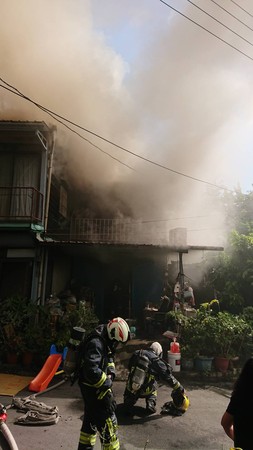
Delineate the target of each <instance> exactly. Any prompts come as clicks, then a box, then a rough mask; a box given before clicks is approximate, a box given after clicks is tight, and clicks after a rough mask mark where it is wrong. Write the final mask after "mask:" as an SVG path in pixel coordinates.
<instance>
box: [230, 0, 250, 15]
mask: <svg viewBox="0 0 253 450" xmlns="http://www.w3.org/2000/svg"><path fill="white" fill-rule="evenodd" d="M230 1H231V2H232V3H234V4H235V5H236V6H238V8H240V9H242V11H244V12H246V14H248V15H249V16H250V17H253V15H252V14H250V13H249V11H247V10H246V9H244V8H243V7H242V6H241V5H238V3H236V2H235V1H234V0H230Z"/></svg>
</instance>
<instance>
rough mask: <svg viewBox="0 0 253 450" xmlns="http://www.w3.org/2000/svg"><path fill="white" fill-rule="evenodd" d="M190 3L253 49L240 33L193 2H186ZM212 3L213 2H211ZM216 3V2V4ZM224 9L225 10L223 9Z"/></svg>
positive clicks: (189, 0)
mask: <svg viewBox="0 0 253 450" xmlns="http://www.w3.org/2000/svg"><path fill="white" fill-rule="evenodd" d="M186 1H187V2H188V3H190V4H191V5H193V6H195V8H197V9H199V10H200V11H202V12H203V13H204V14H206V15H207V16H208V17H211V19H213V20H215V21H216V22H217V23H219V24H220V25H222V26H223V27H225V28H227V30H229V31H231V32H232V33H234V34H235V35H236V36H238V37H239V38H240V39H242V40H243V41H245V42H247V44H250V45H252V47H253V43H252V42H250V41H248V39H245V38H244V37H242V36H241V35H240V34H239V33H236V31H234V30H232V28H230V27H228V26H227V25H225V24H224V23H223V22H221V21H220V20H218V19H216V18H215V17H214V16H212V14H209V13H208V12H207V11H205V10H204V9H202V8H200V6H198V5H196V4H195V3H193V1H192V0H186ZM211 1H212V0H211ZM214 3H216V2H214ZM223 9H224V8H223ZM252 31H253V30H252Z"/></svg>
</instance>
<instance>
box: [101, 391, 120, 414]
mask: <svg viewBox="0 0 253 450" xmlns="http://www.w3.org/2000/svg"><path fill="white" fill-rule="evenodd" d="M99 402H101V405H102V406H103V407H104V408H105V410H106V411H108V412H109V414H113V413H114V412H115V411H116V408H117V403H116V400H115V398H114V395H113V392H112V390H111V389H108V390H107V391H106V392H105V395H104V396H103V397H102V399H101V400H100V399H99Z"/></svg>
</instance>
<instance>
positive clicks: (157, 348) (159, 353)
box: [150, 342, 163, 358]
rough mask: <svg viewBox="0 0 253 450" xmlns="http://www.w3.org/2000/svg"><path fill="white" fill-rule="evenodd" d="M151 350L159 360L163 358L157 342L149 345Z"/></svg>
mask: <svg viewBox="0 0 253 450" xmlns="http://www.w3.org/2000/svg"><path fill="white" fill-rule="evenodd" d="M150 348H151V350H153V352H154V353H155V354H156V356H158V357H159V358H162V356H163V348H162V346H161V344H159V342H153V344H151V345H150Z"/></svg>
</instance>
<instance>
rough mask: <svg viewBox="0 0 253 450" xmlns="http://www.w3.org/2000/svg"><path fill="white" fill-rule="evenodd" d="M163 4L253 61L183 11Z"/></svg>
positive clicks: (249, 57) (161, 0)
mask: <svg viewBox="0 0 253 450" xmlns="http://www.w3.org/2000/svg"><path fill="white" fill-rule="evenodd" d="M159 1H160V2H161V3H163V4H164V5H165V6H167V7H168V8H170V9H172V10H173V11H175V12H177V13H178V14H180V15H181V16H182V17H184V18H185V19H187V20H189V21H190V22H192V23H194V24H195V25H197V26H198V27H199V28H202V30H205V31H206V32H207V33H209V34H211V35H212V36H214V37H215V38H217V39H219V40H220V41H221V42H223V43H224V44H226V45H228V46H229V47H231V48H233V49H234V50H236V51H237V52H239V53H241V55H243V56H245V57H246V58H248V59H250V60H251V61H253V58H252V57H251V56H249V55H247V53H244V52H243V51H242V50H239V48H237V47H235V46H234V45H232V44H230V43H229V42H227V41H225V39H223V38H221V37H220V36H218V35H217V34H215V33H213V32H212V31H210V30H208V29H207V28H206V27H204V26H203V25H201V24H200V23H198V22H196V21H195V20H193V19H191V18H190V17H188V16H187V15H186V14H184V13H182V12H181V11H179V10H178V9H176V8H174V6H171V5H169V3H166V2H165V1H164V0H159Z"/></svg>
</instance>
